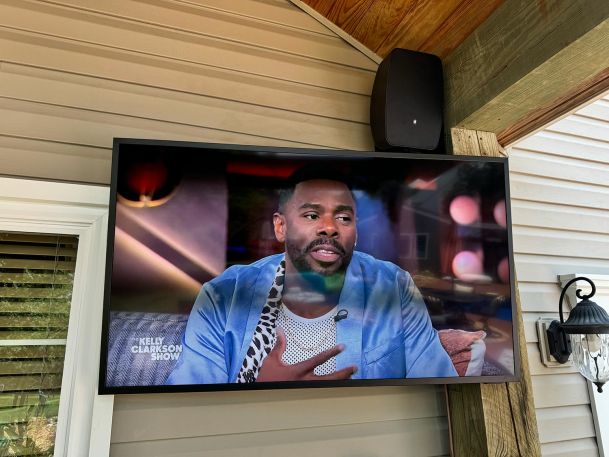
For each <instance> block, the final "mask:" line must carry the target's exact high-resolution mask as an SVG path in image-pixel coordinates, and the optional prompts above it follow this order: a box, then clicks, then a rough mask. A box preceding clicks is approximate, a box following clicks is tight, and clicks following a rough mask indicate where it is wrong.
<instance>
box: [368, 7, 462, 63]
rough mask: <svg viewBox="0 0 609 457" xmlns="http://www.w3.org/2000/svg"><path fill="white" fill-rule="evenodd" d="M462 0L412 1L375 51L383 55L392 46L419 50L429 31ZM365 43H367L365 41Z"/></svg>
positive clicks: (441, 21) (438, 24)
mask: <svg viewBox="0 0 609 457" xmlns="http://www.w3.org/2000/svg"><path fill="white" fill-rule="evenodd" d="M462 1H464V0H443V1H442V2H437V1H434V0H425V1H418V2H412V3H414V7H413V8H411V9H409V11H408V13H409V14H406V15H405V16H404V17H403V19H402V21H401V22H400V23H399V24H398V25H397V26H396V27H395V28H394V29H393V30H392V32H391V33H390V34H389V35H388V36H387V38H386V39H385V40H384V41H383V42H382V43H381V45H380V46H379V47H378V48H377V49H376V53H377V54H379V55H381V56H383V57H385V56H387V54H389V53H390V52H391V50H392V49H394V48H404V49H412V50H415V51H416V50H419V49H420V47H421V46H422V45H423V44H424V43H425V41H426V40H427V37H428V35H429V33H431V32H432V31H434V30H436V29H437V28H438V27H439V26H440V25H441V24H442V23H443V22H444V21H445V20H446V19H447V18H448V17H449V16H450V15H451V14H452V12H453V11H455V10H456V9H457V7H458V6H459V4H460V3H461V2H462ZM365 44H367V43H365Z"/></svg>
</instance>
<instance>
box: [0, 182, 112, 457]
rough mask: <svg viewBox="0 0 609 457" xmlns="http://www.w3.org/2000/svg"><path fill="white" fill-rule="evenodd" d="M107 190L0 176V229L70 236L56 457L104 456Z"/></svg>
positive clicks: (107, 423)
mask: <svg viewBox="0 0 609 457" xmlns="http://www.w3.org/2000/svg"><path fill="white" fill-rule="evenodd" d="M108 196H109V191H108V188H106V187H98V186H88V185H81V184H67V183H57V182H46V181H36V180H27V179H18V178H2V177H0V230H1V231H14V232H35V233H57V234H66V235H77V236H78V238H79V241H78V253H77V256H76V270H75V272H74V287H73V292H72V304H71V309H70V322H69V328H68V336H67V342H66V354H65V362H64V371H63V380H62V384H61V397H60V403H59V417H58V420H57V435H56V439H55V454H54V455H55V457H82V456H89V457H102V456H103V457H107V456H108V454H109V451H110V431H111V425H112V409H113V403H114V397H113V396H103V397H102V396H99V395H97V384H98V373H99V351H100V339H101V321H102V304H103V293H104V270H105V258H106V233H107V227H108V200H109V198H108Z"/></svg>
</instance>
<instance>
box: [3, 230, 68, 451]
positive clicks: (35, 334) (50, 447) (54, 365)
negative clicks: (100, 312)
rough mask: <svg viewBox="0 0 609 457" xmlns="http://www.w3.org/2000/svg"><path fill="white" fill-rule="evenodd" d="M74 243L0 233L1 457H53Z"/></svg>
mask: <svg viewBox="0 0 609 457" xmlns="http://www.w3.org/2000/svg"><path fill="white" fill-rule="evenodd" d="M77 246H78V238H77V237H76V236H61V235H38V234H28V233H7V232H4V233H0V367H2V368H0V390H1V392H0V456H2V457H4V456H13V455H24V454H25V455H36V456H52V455H53V451H54V447H55V446H54V445H55V432H56V430H57V413H58V411H59V400H60V390H61V377H62V373H63V362H64V356H65V346H66V341H67V339H66V338H67V331H68V321H69V313H70V301H71V297H72V284H73V281H74V268H75V266H76V250H77Z"/></svg>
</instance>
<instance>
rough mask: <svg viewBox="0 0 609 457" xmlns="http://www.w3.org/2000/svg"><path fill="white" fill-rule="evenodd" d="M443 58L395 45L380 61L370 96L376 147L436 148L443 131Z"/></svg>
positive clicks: (421, 149) (371, 119)
mask: <svg viewBox="0 0 609 457" xmlns="http://www.w3.org/2000/svg"><path fill="white" fill-rule="evenodd" d="M443 99H444V97H443V77H442V61H441V60H440V58H439V57H437V56H434V55H432V54H426V53H423V52H417V51H409V50H407V49H394V50H393V51H391V53H390V54H389V55H388V56H387V57H386V58H385V59H384V60H383V61H382V62H381V64H380V65H379V68H378V71H377V73H376V78H375V79H374V86H373V89H372V97H371V100H370V127H371V128H372V136H373V138H374V144H375V145H376V148H377V150H385V151H387V150H396V149H414V150H416V151H413V152H429V151H434V150H435V149H436V148H438V145H439V143H440V138H441V135H442V108H443Z"/></svg>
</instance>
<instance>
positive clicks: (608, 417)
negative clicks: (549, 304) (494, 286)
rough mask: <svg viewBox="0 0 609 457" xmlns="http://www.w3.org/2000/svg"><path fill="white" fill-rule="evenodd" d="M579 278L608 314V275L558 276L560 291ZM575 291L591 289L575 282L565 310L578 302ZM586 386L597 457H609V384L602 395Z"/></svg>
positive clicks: (583, 291)
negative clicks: (582, 279) (583, 278)
mask: <svg viewBox="0 0 609 457" xmlns="http://www.w3.org/2000/svg"><path fill="white" fill-rule="evenodd" d="M580 276H584V277H586V278H588V279H590V280H591V281H592V282H593V283H594V285H595V286H596V294H595V295H594V297H592V301H594V302H595V303H597V304H599V305H600V306H602V307H603V308H605V310H606V311H608V312H609V275H598V274H587V273H574V274H568V275H559V276H558V280H559V282H560V287H561V289H562V288H563V287H564V286H565V285H566V284H567V282H569V281H571V280H572V279H574V278H579V277H580ZM577 289H581V290H582V293H583V294H589V293H590V292H591V291H592V287H591V286H590V284H588V283H587V282H586V281H577V282H576V283H575V285H573V286H571V287H569V290H568V291H567V293H566V294H565V298H566V302H567V306H566V308H567V309H566V310H570V309H573V308H574V307H575V305H576V304H577V302H578V301H579V300H578V299H577V297H576V296H575V291H576V290H577ZM557 306H558V305H557ZM566 310H565V311H566ZM586 384H587V385H588V395H589V396H590V409H591V410H592V418H593V420H594V430H595V432H596V444H597V446H598V453H599V457H605V456H609V452H605V445H606V444H609V384H607V385H605V386H604V388H603V393H598V391H597V389H596V386H595V385H594V384H592V382H590V381H588V380H586Z"/></svg>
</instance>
